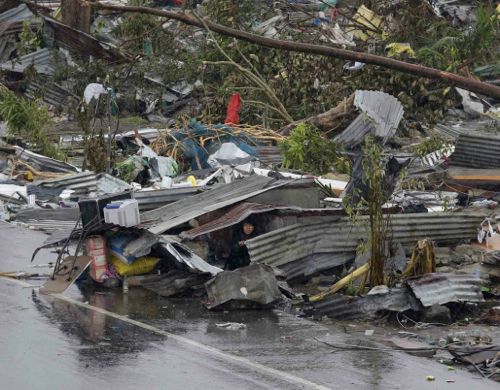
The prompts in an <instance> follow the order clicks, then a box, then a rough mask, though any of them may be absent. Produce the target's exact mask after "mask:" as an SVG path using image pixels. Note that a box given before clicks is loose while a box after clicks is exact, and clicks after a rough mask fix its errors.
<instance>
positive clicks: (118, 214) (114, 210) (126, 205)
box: [104, 199, 141, 227]
mask: <svg viewBox="0 0 500 390" xmlns="http://www.w3.org/2000/svg"><path fill="white" fill-rule="evenodd" d="M104 221H106V223H112V224H114V225H119V226H125V227H130V226H137V225H139V224H140V223H141V218H140V216H139V203H138V202H137V200H136V199H127V200H118V201H115V202H111V203H108V204H107V205H106V207H105V208H104Z"/></svg>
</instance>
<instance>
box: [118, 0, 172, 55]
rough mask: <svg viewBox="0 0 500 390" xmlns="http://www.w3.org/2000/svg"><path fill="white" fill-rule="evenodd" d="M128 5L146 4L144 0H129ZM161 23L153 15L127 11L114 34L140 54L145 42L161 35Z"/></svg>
mask: <svg viewBox="0 0 500 390" xmlns="http://www.w3.org/2000/svg"><path fill="white" fill-rule="evenodd" d="M128 5H130V6H147V2H146V1H145V0H129V2H128ZM161 31H162V29H161V23H160V21H159V19H158V18H157V17H155V16H153V15H149V14H140V13H128V14H125V15H124V16H123V21H122V22H121V23H120V24H119V26H118V27H117V28H116V29H115V31H114V34H115V35H116V36H118V37H120V38H123V39H124V40H125V41H126V42H125V45H124V46H125V48H126V49H127V50H128V51H130V52H132V53H134V54H142V53H144V51H145V50H144V49H145V42H151V41H154V40H156V39H157V38H159V35H161Z"/></svg>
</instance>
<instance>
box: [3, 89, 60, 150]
mask: <svg viewBox="0 0 500 390" xmlns="http://www.w3.org/2000/svg"><path fill="white" fill-rule="evenodd" d="M0 118H1V119H2V120H4V121H6V122H7V126H8V129H9V131H10V132H11V133H12V134H13V135H16V136H19V137H22V138H24V139H26V140H27V141H28V142H30V143H31V144H33V145H34V147H35V148H36V149H37V150H39V151H40V153H42V154H44V155H46V156H49V157H52V158H58V159H61V158H63V157H64V155H63V154H62V153H61V152H60V151H59V150H58V149H57V147H56V146H55V145H54V143H53V142H51V141H50V140H49V139H48V138H47V133H46V132H45V129H46V127H47V126H49V125H50V123H51V120H50V117H49V112H48V109H47V106H46V105H45V104H44V103H43V102H42V101H41V100H36V99H35V100H32V101H30V100H27V99H24V98H22V97H19V96H17V95H16V94H15V93H14V92H12V91H10V90H8V89H7V88H5V87H3V86H0Z"/></svg>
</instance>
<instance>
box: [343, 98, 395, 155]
mask: <svg viewBox="0 0 500 390" xmlns="http://www.w3.org/2000/svg"><path fill="white" fill-rule="evenodd" d="M354 105H355V106H356V107H357V108H358V109H359V110H360V111H361V112H360V114H359V115H358V116H357V117H356V119H354V121H352V122H351V124H350V125H349V126H348V127H347V128H346V129H345V130H344V131H343V132H342V133H340V134H339V135H338V136H337V137H335V141H337V142H340V143H343V144H344V145H346V146H347V147H349V148H353V147H355V146H357V145H360V144H361V143H362V142H363V140H364V139H365V136H366V135H367V134H369V133H370V134H372V135H374V136H376V137H378V138H381V139H383V140H384V142H385V141H387V139H389V138H391V137H392V136H393V135H394V134H395V133H396V130H397V128H398V126H399V122H400V121H401V119H402V118H403V113H404V109H403V105H402V104H401V102H400V101H399V100H398V99H396V98H395V97H394V96H392V95H389V94H388V93H385V92H380V91H361V90H358V91H356V92H355V96H354Z"/></svg>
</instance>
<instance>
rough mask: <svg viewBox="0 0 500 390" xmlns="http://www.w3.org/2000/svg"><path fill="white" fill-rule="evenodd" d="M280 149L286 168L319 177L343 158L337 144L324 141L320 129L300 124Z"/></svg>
mask: <svg viewBox="0 0 500 390" xmlns="http://www.w3.org/2000/svg"><path fill="white" fill-rule="evenodd" d="M280 147H281V149H282V152H283V156H284V159H283V167H284V168H291V169H298V170H301V171H305V172H310V173H314V174H319V175H321V174H324V173H327V172H329V171H330V170H331V169H332V168H334V167H335V164H336V163H337V162H338V161H339V159H340V157H341V156H340V153H339V151H340V149H339V146H338V145H337V144H336V143H335V142H333V141H331V140H326V139H324V138H323V137H322V136H321V132H320V131H319V129H317V128H316V127H314V126H312V125H309V124H305V123H300V124H298V125H297V126H296V127H295V128H294V129H293V130H292V132H291V134H290V136H289V137H288V138H287V139H286V140H284V141H282V142H281V143H280Z"/></svg>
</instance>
